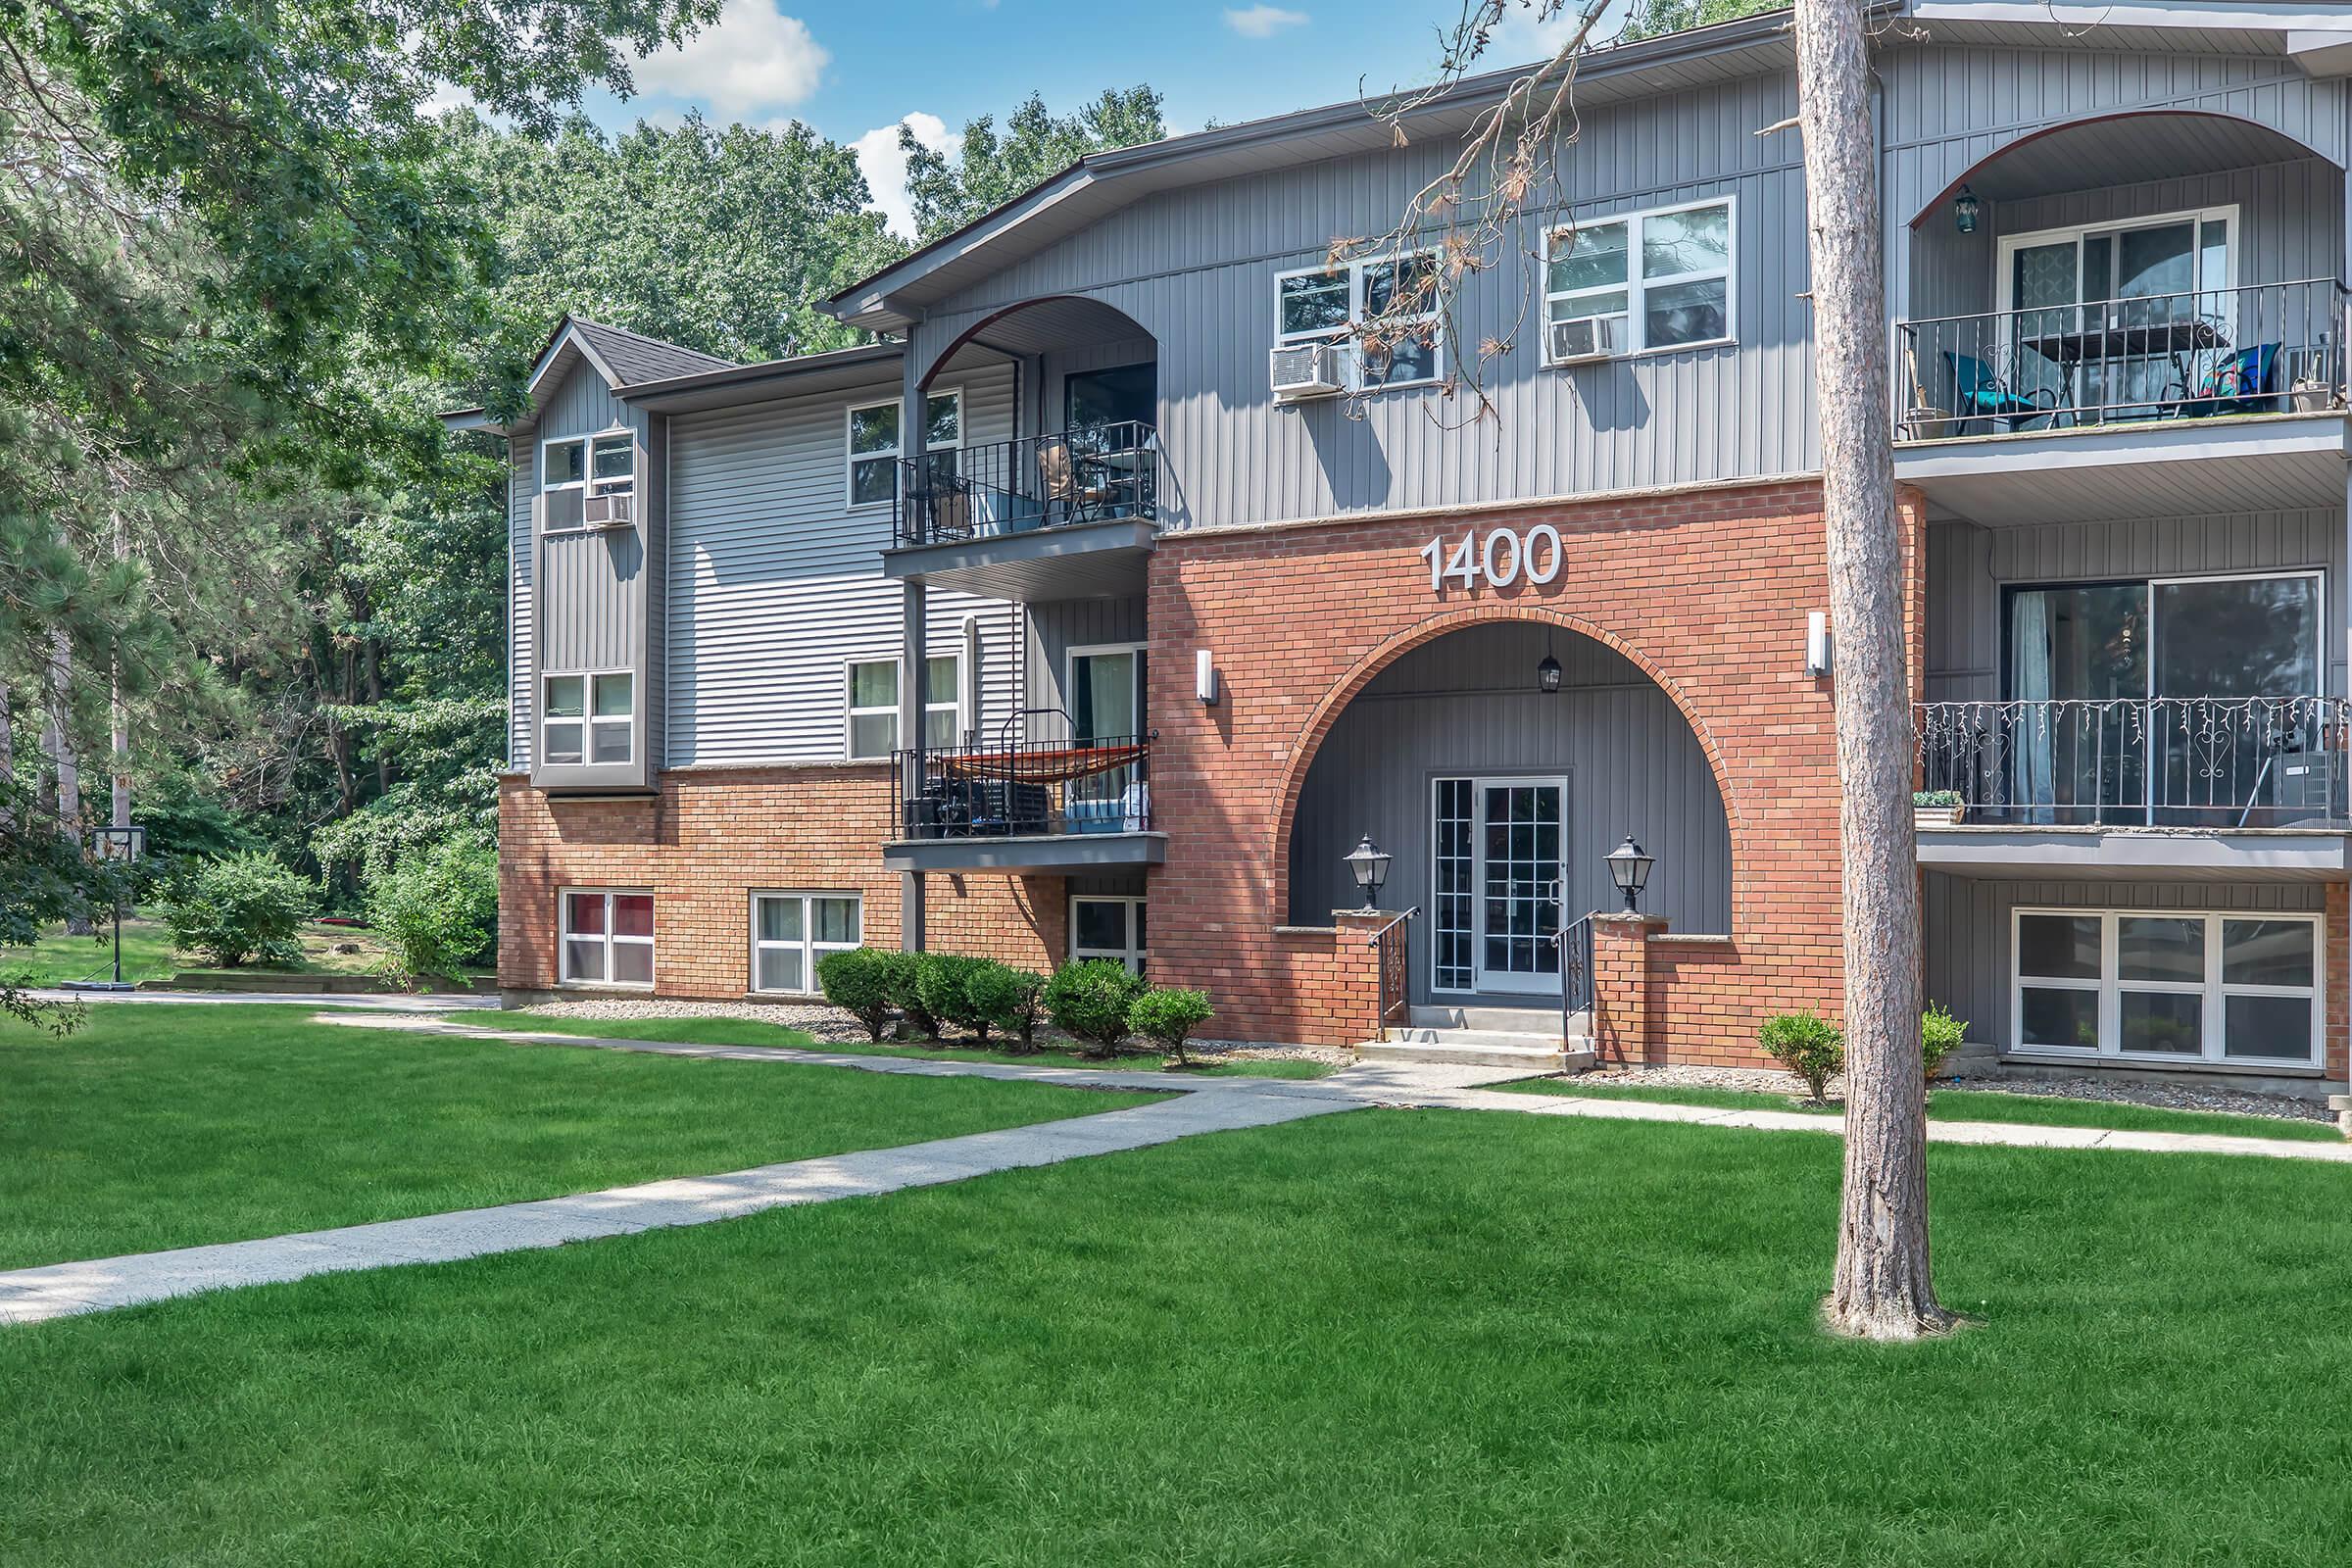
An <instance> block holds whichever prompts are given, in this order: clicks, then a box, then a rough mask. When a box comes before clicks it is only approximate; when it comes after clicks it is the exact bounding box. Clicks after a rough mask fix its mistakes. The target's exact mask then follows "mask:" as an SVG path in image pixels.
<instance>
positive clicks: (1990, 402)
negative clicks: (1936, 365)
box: [1943, 349, 2058, 430]
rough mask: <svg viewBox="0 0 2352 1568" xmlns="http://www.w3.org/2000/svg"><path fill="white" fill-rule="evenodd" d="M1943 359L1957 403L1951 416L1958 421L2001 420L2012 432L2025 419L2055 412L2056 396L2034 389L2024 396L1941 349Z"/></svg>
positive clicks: (1972, 359)
mask: <svg viewBox="0 0 2352 1568" xmlns="http://www.w3.org/2000/svg"><path fill="white" fill-rule="evenodd" d="M1943 359H1944V363H1945V364H1946V365H1948V366H1950V367H1951V368H1952V385H1953V387H1954V389H1955V392H1956V396H1957V399H1958V404H1957V406H1956V407H1955V408H1954V409H1953V410H1952V413H1953V414H1954V415H1955V416H1956V417H1958V418H1960V419H1962V420H1968V419H2002V420H2006V421H2007V422H2008V425H2009V428H2010V429H2012V430H2015V429H2016V428H2017V427H2018V426H2019V425H2021V424H2023V423H2024V422H2025V421H2026V420H2028V419H2039V418H2044V417H2048V416H2050V415H2053V414H2055V413H2056V412H2057V409H2058V394H2057V393H2056V392H2054V391H2052V390H2051V389H2050V388H2048V387H2046V386H2040V387H2035V388H2034V391H2033V393H2032V394H2031V395H2028V394H2024V393H2021V392H2019V391H2018V390H2017V389H2016V388H2015V387H2012V386H2010V385H2009V384H2008V383H2007V382H2005V381H2003V380H2002V379H2001V378H2000V375H1999V374H1998V372H1996V371H1995V370H1994V369H1993V368H1992V367H1991V366H1989V365H1986V364H1985V362H1984V361H1983V360H1980V359H1978V358H1976V356H1974V355H1971V354H1959V353H1955V352H1953V351H1952V350H1950V349H1945V350H1944V351H1943ZM2044 399H2047V400H2048V401H2046V402H2045V401H2043V400H2044Z"/></svg>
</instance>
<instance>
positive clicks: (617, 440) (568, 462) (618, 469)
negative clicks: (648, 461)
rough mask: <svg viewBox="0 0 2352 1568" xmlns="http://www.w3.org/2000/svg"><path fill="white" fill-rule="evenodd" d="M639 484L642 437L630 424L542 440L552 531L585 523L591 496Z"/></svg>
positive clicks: (543, 486)
mask: <svg viewBox="0 0 2352 1568" xmlns="http://www.w3.org/2000/svg"><path fill="white" fill-rule="evenodd" d="M636 488H637V437H636V436H635V435H633V434H632V433H630V432H629V431H627V430H608V431H606V432H605V433H604V434H602V435H594V436H585V435H578V436H565V437H563V438H561V439H558V440H554V441H543V442H541V443H540V446H539V490H540V493H541V495H542V496H543V497H544V498H545V499H544V511H545V517H546V520H545V523H544V524H543V526H544V528H545V530H546V531H547V532H549V533H564V532H567V531H569V530H571V529H574V528H579V527H583V526H585V524H586V520H587V517H586V507H585V503H586V501H587V498H588V497H590V496H622V495H629V494H632V493H633V492H634V491H635V490H636Z"/></svg>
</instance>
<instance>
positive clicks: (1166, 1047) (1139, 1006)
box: [1127, 986, 1210, 1066]
mask: <svg viewBox="0 0 2352 1568" xmlns="http://www.w3.org/2000/svg"><path fill="white" fill-rule="evenodd" d="M1209 1016H1210V1013H1209V1006H1208V994H1207V993H1206V992H1202V991H1185V990H1181V989H1179V988H1177V987H1175V986H1155V987H1153V988H1152V990H1150V991H1147V992H1145V993H1144V994H1143V995H1142V996H1140V997H1138V998H1136V999H1135V1001H1134V1002H1132V1003H1130V1004H1129V1005H1128V1007H1127V1027H1128V1028H1130V1029H1132V1030H1134V1031H1135V1032H1136V1033H1137V1034H1139V1035H1142V1036H1143V1037H1144V1038H1145V1039H1146V1040H1149V1041H1151V1042H1152V1044H1153V1045H1155V1046H1157V1047H1158V1048H1159V1049H1160V1050H1162V1051H1164V1052H1166V1053H1167V1054H1169V1055H1171V1056H1174V1057H1175V1058H1176V1063H1177V1065H1178V1066H1182V1065H1184V1063H1185V1060H1186V1057H1185V1054H1184V1047H1185V1042H1186V1041H1188V1040H1190V1039H1191V1038H1192V1034H1193V1031H1194V1030H1196V1029H1198V1028H1200V1027H1201V1025H1202V1024H1204V1023H1206V1022H1208V1020H1209Z"/></svg>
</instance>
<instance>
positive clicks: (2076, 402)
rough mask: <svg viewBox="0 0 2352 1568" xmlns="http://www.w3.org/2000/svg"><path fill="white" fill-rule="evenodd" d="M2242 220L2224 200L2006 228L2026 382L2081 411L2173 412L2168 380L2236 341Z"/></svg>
mask: <svg viewBox="0 0 2352 1568" xmlns="http://www.w3.org/2000/svg"><path fill="white" fill-rule="evenodd" d="M2236 231H2237V210H2236V209H2235V208H2232V207H2217V208H2210V209H2206V210H2203V211H2200V212H2191V213H2169V214H2165V215H2163V216H2161V217H2154V218H2147V219H2141V220H2138V221H2133V222H2131V223H2119V224H2106V225H2090V226H2083V227H2080V228H2062V229H2045V230H2042V231H2039V232H2036V233H2031V234H2016V235H2011V236H2008V237H2006V238H2004V239H2003V240H2002V241H2001V266H2000V272H1999V275H1998V282H1999V295H2000V308H2001V310H2002V312H2003V313H2004V314H2005V315H2007V317H2008V319H2009V321H2010V323H2011V335H2010V340H2009V345H2008V346H2009V350H2010V353H2011V356H2012V370H2013V373H2014V375H2015V378H2016V382H2017V385H2018V389H2019V390H2020V391H2021V392H2025V393H2028V394H2031V393H2032V392H2033V391H2034V390H2035V389H2037V388H2042V387H2047V388H2049V389H2050V390H2051V391H2053V392H2054V393H2056V394H2057V395H2058V396H2059V399H2060V401H2061V403H2062V404H2063V405H2065V406H2067V407H2071V408H2073V409H2075V410H2076V411H2077V415H2078V417H2093V415H2094V414H2098V415H2103V417H2109V418H2140V417H2152V416H2155V415H2157V414H2159V413H2162V412H2164V410H2165V408H2166V406H2167V405H2166V402H2165V393H2166V389H2167V388H2168V387H2169V386H2170V385H2171V384H2172V383H2173V382H2175V381H2178V380H2181V379H2182V378H2183V376H2184V373H2185V372H2186V371H2187V370H2189V369H2190V368H2194V367H2195V366H2197V365H2199V364H2201V363H2203V361H2204V360H2205V359H2210V358H2211V354H2212V352H2216V351H2220V350H2224V349H2226V348H2227V347H2228V346H2229V342H2230V340H2231V337H2232V331H2233V323H2232V322H2231V320H2230V319H2229V318H2230V316H2231V315H2232V314H2233V312H2232V307H2231V303H2230V302H2231V299H2232V297H2233V296H2232V295H2231V293H2230V290H2231V289H2233V288H2234V287H2235V285H2236V254H2235V253H2236V245H2235V235H2236ZM2009 313H2014V314H2009ZM2174 396H2175V397H2176V398H2177V397H2178V396H2179V394H2174Z"/></svg>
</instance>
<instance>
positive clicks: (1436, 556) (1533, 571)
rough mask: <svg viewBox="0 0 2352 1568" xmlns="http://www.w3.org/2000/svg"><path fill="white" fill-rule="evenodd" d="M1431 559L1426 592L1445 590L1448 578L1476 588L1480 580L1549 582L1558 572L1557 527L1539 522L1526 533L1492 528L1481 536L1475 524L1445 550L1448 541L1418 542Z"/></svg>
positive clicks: (1493, 583)
mask: <svg viewBox="0 0 2352 1568" xmlns="http://www.w3.org/2000/svg"><path fill="white" fill-rule="evenodd" d="M1421 559H1422V560H1424V561H1426V562H1428V563H1429V591H1430V592H1431V593H1433V594H1441V595H1442V594H1444V593H1445V592H1446V581H1447V579H1449V578H1450V579H1451V580H1453V581H1454V582H1457V583H1459V584H1461V587H1462V591H1463V592H1464V593H1472V592H1475V591H1476V590H1477V588H1478V585H1479V582H1480V580H1481V579H1484V580H1485V582H1486V585H1487V586H1488V587H1490V588H1508V587H1509V586H1510V585H1511V584H1513V583H1515V582H1520V581H1526V582H1532V583H1537V584H1542V583H1547V582H1549V581H1551V580H1552V578H1554V577H1557V576H1558V575H1559V574H1560V530H1559V529H1557V528H1554V527H1553V526H1552V525H1551V524H1550V523H1548V522H1539V523H1537V524H1536V525H1535V526H1534V527H1532V528H1530V529H1528V530H1527V531H1526V532H1525V533H1513V532H1511V530H1510V529H1508V528H1495V529H1493V530H1490V531H1489V532H1488V533H1487V534H1486V535H1485V536H1484V537H1483V538H1482V537H1481V536H1480V535H1479V532H1478V530H1477V529H1475V528H1473V529H1471V530H1470V531H1469V532H1468V533H1466V534H1464V535H1462V537H1461V541H1460V542H1459V543H1458V544H1456V545H1455V546H1454V547H1453V550H1452V551H1451V553H1450V554H1449V553H1448V552H1447V551H1446V541H1445V540H1443V539H1432V540H1431V541H1430V542H1429V543H1427V544H1425V545H1423V546H1422V547H1421Z"/></svg>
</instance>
